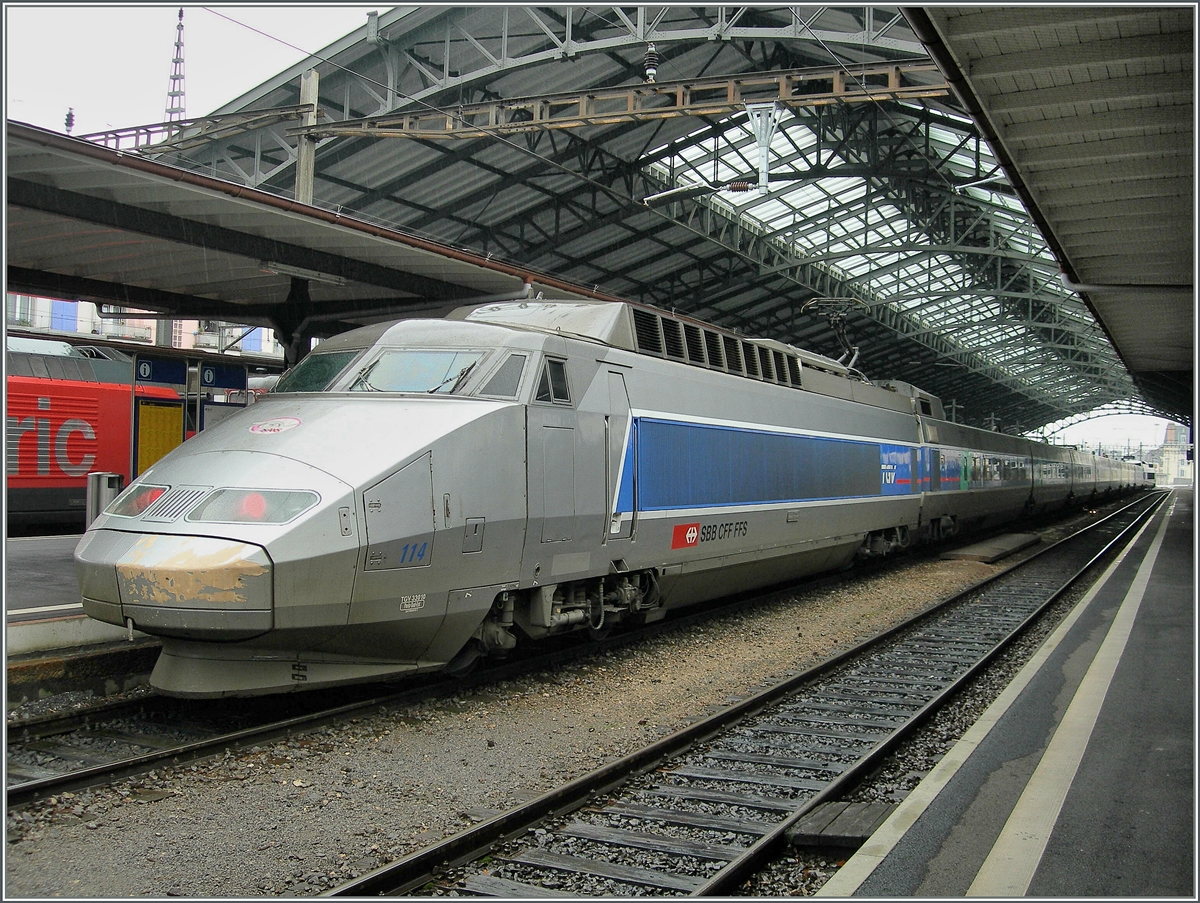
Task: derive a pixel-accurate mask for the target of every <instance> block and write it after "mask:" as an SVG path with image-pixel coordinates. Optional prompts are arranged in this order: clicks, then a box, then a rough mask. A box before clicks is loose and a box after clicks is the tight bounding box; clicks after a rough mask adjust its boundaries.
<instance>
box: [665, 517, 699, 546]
mask: <svg viewBox="0 0 1200 903" xmlns="http://www.w3.org/2000/svg"><path fill="white" fill-rule="evenodd" d="M699 542H700V525H699V524H698V523H697V524H680V525H679V526H677V527H676V528H675V531H674V532H673V533H672V534H671V548H672V549H687V548H691V547H692V546H694V545H696V544H697V543H699Z"/></svg>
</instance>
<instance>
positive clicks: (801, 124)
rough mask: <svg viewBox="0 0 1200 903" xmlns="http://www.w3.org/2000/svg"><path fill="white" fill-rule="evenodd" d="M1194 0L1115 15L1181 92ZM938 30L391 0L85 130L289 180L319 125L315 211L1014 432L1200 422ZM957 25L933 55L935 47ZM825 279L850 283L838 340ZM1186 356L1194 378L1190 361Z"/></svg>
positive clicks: (273, 184) (875, 21) (844, 21)
mask: <svg viewBox="0 0 1200 903" xmlns="http://www.w3.org/2000/svg"><path fill="white" fill-rule="evenodd" d="M1054 12H1055V13H1056V15H1057V17H1058V18H1057V19H1055V18H1054V17H1053V16H1044V17H1042V18H1040V19H1039V23H1040V27H1041V28H1042V29H1043V30H1044V31H1045V32H1046V33H1047V34H1054V33H1058V32H1059V31H1061V28H1060V26H1061V24H1062V21H1064V20H1070V19H1071V18H1072V17H1074V18H1075V19H1077V20H1079V21H1085V20H1086V21H1087V22H1092V23H1093V26H1092V28H1091V29H1090V30H1089V29H1088V28H1083V29H1077V31H1076V33H1075V38H1074V41H1075V44H1076V45H1078V48H1080V50H1079V52H1080V53H1083V52H1084V51H1088V50H1089V45H1090V43H1091V42H1092V41H1094V40H1106V41H1107V43H1105V45H1104V46H1105V52H1106V53H1108V54H1113V53H1116V54H1119V53H1120V52H1121V50H1120V47H1119V45H1118V43H1116V42H1115V40H1113V39H1109V38H1106V37H1105V35H1107V32H1106V31H1105V29H1104V27H1103V23H1101V24H1100V25H1095V24H1094V23H1096V22H1098V21H1100V20H1101V19H1102V18H1103V16H1102V13H1103V11H1097V10H1091V11H1087V10H1080V9H1079V8H1066V7H1064V8H1062V9H1060V10H1057V11H1054ZM1185 12H1186V16H1185V15H1183V14H1182V13H1180V12H1179V11H1174V12H1171V13H1170V14H1164V12H1163V11H1162V10H1148V11H1146V12H1145V13H1144V14H1143V15H1140V16H1135V15H1134V14H1132V13H1128V12H1122V13H1120V16H1119V17H1120V19H1121V27H1120V29H1118V31H1120V32H1121V33H1136V36H1137V38H1138V40H1139V41H1140V42H1141V43H1140V44H1139V45H1138V47H1139V48H1141V49H1138V51H1137V53H1138V54H1140V55H1142V56H1144V55H1146V54H1147V52H1148V50H1147V49H1146V48H1148V47H1151V46H1154V45H1155V35H1156V34H1157V35H1160V36H1161V35H1162V34H1164V33H1169V34H1170V35H1171V40H1170V41H1160V46H1161V47H1162V52H1163V53H1171V54H1176V52H1177V51H1178V55H1179V56H1181V57H1182V56H1186V72H1184V71H1183V64H1180V65H1176V64H1175V63H1174V62H1173V63H1171V64H1170V65H1169V66H1168V70H1169V71H1170V72H1172V73H1174V75H1175V77H1176V78H1177V79H1178V78H1183V77H1185V76H1186V81H1187V84H1188V85H1189V86H1190V84H1191V76H1190V67H1191V43H1190V40H1191V21H1190V16H1191V12H1192V11H1191V10H1190V9H1187V10H1185ZM1043 19H1044V21H1043ZM939 21H941V20H940V19H939V18H938V14H937V13H931V14H930V15H929V16H926V15H924V14H919V15H914V14H913V11H910V12H909V14H908V15H906V13H905V11H902V10H901V9H900V8H897V7H787V6H779V7H761V6H747V7H716V8H701V7H674V6H669V7H504V6H492V5H480V6H476V7H456V6H450V7H404V8H396V9H392V10H390V11H387V12H385V13H382V14H380V15H379V16H377V17H372V18H370V19H369V20H368V22H367V23H364V25H363V27H362V28H360V29H358V30H357V31H355V32H354V33H352V34H350V35H347V36H346V37H344V38H342V39H341V40H339V41H336V42H334V43H333V44H331V45H330V46H329V47H327V48H325V49H324V50H322V51H321V52H320V53H319V54H317V55H316V56H314V57H313V58H310V59H307V60H304V61H302V62H301V63H299V64H297V65H296V66H295V67H293V68H292V69H290V70H288V71H286V72H283V73H280V74H279V75H278V76H277V77H276V78H274V79H271V80H269V81H268V82H266V83H264V84H262V85H259V86H257V87H254V88H253V89H251V90H249V91H247V92H246V93H245V94H244V95H243V96H242V97H240V98H238V99H236V100H235V101H233V102H232V103H230V104H228V105H227V106H226V107H224V108H222V109H221V110H218V111H216V114H214V116H212V117H206V118H205V119H204V120H197V121H193V122H191V123H189V124H185V126H184V127H182V128H181V127H179V126H178V124H176V125H175V126H174V127H172V128H170V129H169V130H168V128H167V126H166V125H164V126H163V127H162V129H159V130H155V129H142V130H134V129H130V130H123V131H121V132H117V133H109V134H107V135H103V136H90V137H92V139H93V140H96V141H98V142H102V143H107V144H108V145H109V146H111V147H122V149H123V150H134V149H136V150H137V152H138V153H140V154H142V155H144V156H146V157H148V158H150V159H153V160H156V161H159V162H162V163H165V164H168V165H170V166H173V167H180V168H183V169H187V170H191V171H193V172H196V173H201V174H204V175H205V176H208V177H214V178H217V179H223V180H231V181H234V182H240V183H243V184H246V185H248V186H251V187H253V188H255V189H258V190H260V191H264V192H268V193H271V194H276V195H280V196H284V197H294V196H295V194H296V186H297V165H296V164H297V159H298V157H302V156H303V155H302V154H301V153H300V148H301V147H302V145H303V144H304V142H312V143H313V145H312V146H313V147H314V148H315V166H314V176H313V180H312V200H311V204H312V205H313V206H315V207H317V208H321V209H322V210H324V211H328V212H333V213H335V214H337V215H342V216H346V217H352V218H355V219H359V220H364V221H366V222H368V223H373V224H376V225H379V226H383V227H386V228H389V229H396V230H400V231H403V232H406V233H411V234H413V235H415V236H420V237H422V238H430V239H434V240H437V241H440V242H443V243H446V244H448V245H451V246H454V247H457V248H463V249H467V250H469V251H471V252H473V253H476V254H479V255H482V256H484V257H485V258H494V259H498V260H504V261H507V262H509V263H511V264H513V265H516V266H519V267H522V268H527V269H529V270H533V271H537V272H542V273H546V274H552V275H553V276H555V277H557V278H559V279H562V280H565V281H567V282H569V283H573V284H575V285H578V286H584V287H587V288H590V289H594V290H595V291H597V292H600V293H604V294H607V295H611V296H617V297H623V298H628V299H631V300H637V301H642V302H645V303H649V304H653V305H656V306H659V307H663V308H667V309H673V310H677V311H680V312H684V313H687V314H689V315H692V316H695V317H699V318H701V319H705V320H709V321H711V322H714V323H716V324H719V325H722V326H725V327H729V328H733V329H736V330H739V331H741V332H743V333H744V334H746V335H752V336H763V337H769V338H774V339H779V340H782V341H786V342H790V343H793V344H796V345H798V346H801V347H804V348H807V349H810V350H814V351H817V352H820V353H824V354H827V355H830V356H832V357H839V356H842V357H845V358H847V359H848V358H849V357H850V356H851V355H854V366H855V367H857V368H858V369H859V370H861V371H863V372H864V373H865V374H866V375H867V376H868V377H870V378H873V379H878V380H884V379H902V380H906V381H908V382H911V383H914V384H917V385H920V386H922V387H923V388H925V389H927V390H928V391H931V392H934V393H936V394H938V395H939V396H941V397H942V399H943V400H944V402H945V403H946V406H947V410H948V411H949V412H951V413H952V415H953V416H954V417H955V419H957V420H959V421H961V422H967V423H973V424H976V425H988V426H991V427H993V428H998V429H1003V430H1006V431H1011V432H1019V431H1023V430H1030V429H1034V428H1037V427H1039V426H1041V425H1044V424H1046V423H1050V422H1053V421H1056V420H1059V419H1061V418H1063V417H1068V416H1072V415H1075V414H1081V413H1084V412H1086V411H1089V410H1092V409H1094V408H1098V407H1100V406H1102V405H1105V404H1109V403H1112V402H1115V401H1124V402H1127V403H1128V404H1130V405H1131V407H1133V408H1135V409H1138V410H1142V411H1143V412H1145V413H1152V414H1159V415H1162V416H1167V417H1171V418H1172V419H1176V420H1186V421H1189V422H1190V412H1191V400H1190V393H1188V394H1187V397H1186V398H1185V397H1184V396H1183V395H1181V394H1180V393H1179V392H1178V391H1177V390H1178V388H1179V385H1178V384H1176V385H1174V386H1173V389H1174V390H1175V391H1173V392H1161V391H1156V388H1155V386H1154V385H1153V384H1151V382H1147V381H1145V380H1143V381H1141V382H1137V381H1135V379H1134V377H1133V375H1132V374H1131V370H1130V367H1129V366H1128V365H1127V363H1128V360H1132V358H1127V359H1123V357H1122V354H1121V350H1120V348H1118V347H1115V346H1114V336H1117V335H1118V334H1119V333H1118V332H1117V331H1115V330H1114V329H1113V328H1112V325H1111V323H1109V322H1107V321H1105V320H1104V319H1103V318H1100V317H1098V315H1097V307H1096V306H1095V305H1094V304H1092V303H1091V302H1090V301H1089V299H1088V296H1087V294H1086V293H1083V295H1082V296H1081V294H1080V291H1079V289H1078V288H1076V289H1075V290H1072V288H1071V287H1068V285H1067V284H1065V283H1064V280H1063V279H1062V272H1063V270H1064V269H1070V268H1071V266H1072V260H1071V259H1069V253H1068V251H1069V246H1068V245H1067V244H1066V243H1064V242H1063V241H1062V239H1061V235H1060V234H1059V233H1056V232H1054V231H1052V230H1049V229H1047V228H1046V222H1047V220H1046V215H1045V211H1044V210H1042V209H1041V208H1039V207H1038V204H1039V203H1041V202H1043V201H1044V200H1045V197H1044V195H1041V196H1039V195H1038V193H1037V192H1032V191H1031V190H1030V187H1029V184H1030V182H1029V172H1030V170H1029V168H1028V167H1025V168H1022V167H1021V166H1020V165H1019V161H1017V162H1014V159H1013V155H1012V153H1011V152H1010V144H1011V142H1010V143H1009V144H1004V143H1001V144H1000V145H999V155H997V152H994V151H993V147H994V146H996V145H997V131H996V128H995V125H994V122H992V121H991V120H988V119H987V117H986V115H985V114H984V107H983V106H981V104H983V103H985V102H986V98H984V96H983V95H982V94H980V93H978V92H976V93H972V92H970V91H969V90H965V89H964V88H963V84H962V78H961V72H958V71H957V70H955V71H954V72H953V73H952V74H953V75H954V77H956V78H958V79H959V84H957V85H948V84H947V82H946V78H945V76H944V74H943V73H944V71H945V70H946V68H947V66H946V60H947V59H959V57H955V56H954V54H953V53H952V52H950V51H949V50H948V48H950V47H951V46H952V45H953V44H954V41H955V36H954V35H951V34H949V33H945V34H943V33H942V32H939V26H938V25H937V24H935V23H937V22H939ZM914 23H915V27H914ZM1056 23H1057V24H1056ZM960 24H961V23H960ZM976 24H982V23H978V22H977V23H976ZM1010 24H1011V23H1010ZM1097 28H1099V31H1097V30H1096V29H1097ZM919 32H920V34H919ZM962 34H963V32H962V31H960V32H959V33H958V36H959V37H961V35H962ZM939 35H940V37H941V38H943V39H945V40H944V41H943V45H942V49H943V57H944V58H943V59H939V61H938V62H939V63H940V64H941V65H942V70H941V71H939V69H938V68H937V67H936V66H933V65H931V60H930V57H929V49H928V47H927V43H926V42H930V41H932V40H934V39H935V38H938V36H939ZM994 35H998V37H996V41H997V47H996V48H995V53H994V55H997V56H1001V55H1003V54H1002V53H1001V51H1002V50H1004V47H1003V46H1000V45H1003V43H1004V40H1005V39H1004V37H1003V35H1002V34H1001V33H1000V32H999V31H998V30H997V31H995V32H994ZM1183 35H1186V39H1185V38H1183V37H1181V36H1183ZM1013 40H1015V39H1013ZM1184 43H1186V48H1185V47H1183V44H1184ZM1142 45H1146V46H1145V47H1143V46H1142ZM973 46H975V47H976V48H979V47H985V46H986V45H985V43H984V42H983V41H982V40H977V41H976V44H975V45H973ZM980 52H982V51H980ZM1023 52H1025V53H1027V54H1028V55H1029V58H1030V59H1031V60H1032V59H1035V58H1036V57H1037V51H1036V48H1033V49H1028V50H1025V51H1023ZM1047 52H1057V51H1047ZM1130 52H1131V53H1132V52H1133V51H1132V50H1131V51H1130ZM1151 55H1153V54H1152V53H1151ZM1093 58H1094V54H1092V55H1088V56H1087V57H1086V59H1084V60H1083V62H1082V63H1081V65H1083V66H1085V67H1086V66H1088V65H1092V63H1089V62H1088V61H1089V60H1092V59H1093ZM1172 58H1173V59H1174V57H1172ZM1066 60H1067V63H1068V64H1069V63H1070V55H1069V54H1068V55H1067V57H1066ZM651 69H652V70H653V71H652V72H651V71H650V70H651ZM309 70H315V71H316V72H317V73H318V75H319V88H318V94H317V106H318V107H319V114H318V115H317V116H316V117H310V118H309V119H307V120H306V119H305V118H304V114H305V111H307V110H311V105H306V104H305V102H304V101H305V100H306V98H305V97H303V96H302V94H301V82H302V76H303V75H304V73H305V72H307V71H309ZM651 79H653V80H651ZM971 84H972V85H974V84H978V82H977V81H974V82H971ZM964 97H965V99H964ZM1058 100H1059V102H1061V98H1058ZM996 102H997V103H1001V101H999V100H998V101H996ZM1122 109H1125V110H1128V109H1129V108H1128V107H1126V108H1121V107H1120V106H1119V105H1118V106H1117V107H1115V108H1114V109H1113V111H1111V118H1113V120H1114V121H1116V120H1119V119H1120V118H1121V112H1122ZM1186 109H1187V111H1188V115H1189V116H1190V110H1191V104H1190V100H1189V101H1188V103H1187V107H1186ZM1134 112H1136V111H1134ZM1134 112H1130V113H1129V115H1130V116H1133V115H1134ZM980 120H983V123H982V125H981V124H980ZM1157 134H1160V132H1159V131H1155V130H1153V129H1152V130H1151V133H1150V137H1149V139H1147V140H1149V141H1150V142H1151V143H1153V141H1154V137H1155V135H1157ZM1187 134H1188V137H1189V139H1190V134H1191V131H1190V126H1189V128H1188V130H1187ZM1102 138H1103V136H1102ZM1104 147H1112V148H1113V153H1114V154H1118V153H1129V152H1130V145H1129V144H1128V143H1121V144H1103V143H1102V145H1101V147H1100V149H1099V152H1100V154H1101V156H1103V153H1104V150H1103V149H1104ZM1017 156H1018V157H1019V154H1018V155H1017ZM302 184H303V180H302ZM1064 190H1066V189H1064ZM1064 203H1066V202H1065V201H1064ZM1118 231H1119V230H1118ZM1047 232H1049V233H1050V238H1049V239H1048V238H1047ZM1189 243H1190V240H1189ZM1064 249H1068V250H1064ZM1150 252H1151V249H1147V253H1150ZM1070 253H1074V252H1073V251H1070ZM307 269H311V270H314V271H318V272H319V271H320V261H319V260H317V259H316V258H314V260H313V261H312V266H310V267H308V268H307ZM1071 272H1072V273H1073V274H1074V276H1073V278H1077V277H1078V275H1079V274H1082V273H1084V272H1085V271H1084V270H1080V269H1078V268H1075V269H1071ZM1067 282H1068V283H1069V282H1071V280H1070V279H1068V280H1067ZM1188 283H1189V284H1188V285H1187V286H1186V292H1187V293H1188V298H1189V302H1188V303H1189V306H1190V292H1191V285H1190V273H1189V279H1188ZM1180 285H1181V283H1180V281H1179V280H1178V279H1177V278H1176V279H1175V281H1174V282H1173V283H1172V286H1173V287H1174V288H1175V290H1177V291H1180V290H1183V289H1181V288H1180ZM821 298H831V299H839V300H840V301H841V302H842V304H841V307H842V308H843V312H842V314H841V322H842V325H843V326H844V329H845V336H846V343H845V345H844V344H843V343H841V342H839V340H838V337H837V333H836V331H835V330H834V329H832V328H831V323H830V321H829V320H828V318H827V317H825V316H823V315H822V313H821V305H819V304H818V305H813V304H810V302H812V301H813V300H814V299H821ZM394 313H395V315H403V313H404V305H403V304H402V303H398V304H397V305H396V309H395V311H394ZM373 314H374V315H378V311H377V310H376V311H373ZM347 319H348V320H351V321H352V318H347ZM362 319H363V320H365V319H369V318H368V317H364V318H362ZM1189 331H1190V327H1189ZM849 348H853V349H855V350H849ZM1178 364H1179V362H1178V361H1173V362H1172V363H1171V366H1172V367H1176V366H1177V365H1178ZM1180 372H1184V371H1182V367H1180V369H1179V370H1177V371H1176V377H1174V378H1175V379H1176V380H1177V383H1178V381H1181V380H1186V383H1187V384H1189V385H1190V381H1191V361H1190V358H1189V359H1188V361H1187V362H1186V377H1180V376H1179V375H1178V374H1179V373H1180Z"/></svg>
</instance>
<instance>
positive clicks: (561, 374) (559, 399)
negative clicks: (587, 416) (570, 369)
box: [533, 358, 571, 404]
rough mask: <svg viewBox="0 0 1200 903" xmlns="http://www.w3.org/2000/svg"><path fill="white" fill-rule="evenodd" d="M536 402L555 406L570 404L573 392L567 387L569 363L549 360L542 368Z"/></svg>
mask: <svg viewBox="0 0 1200 903" xmlns="http://www.w3.org/2000/svg"><path fill="white" fill-rule="evenodd" d="M533 400H534V401H543V402H547V403H550V402H552V403H554V404H570V403H571V391H570V389H569V388H568V387H567V362H566V361H559V360H555V359H554V358H547V359H546V363H545V364H544V365H543V366H542V375H541V376H540V377H538V387H537V393H536V394H535V395H534V398H533Z"/></svg>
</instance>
